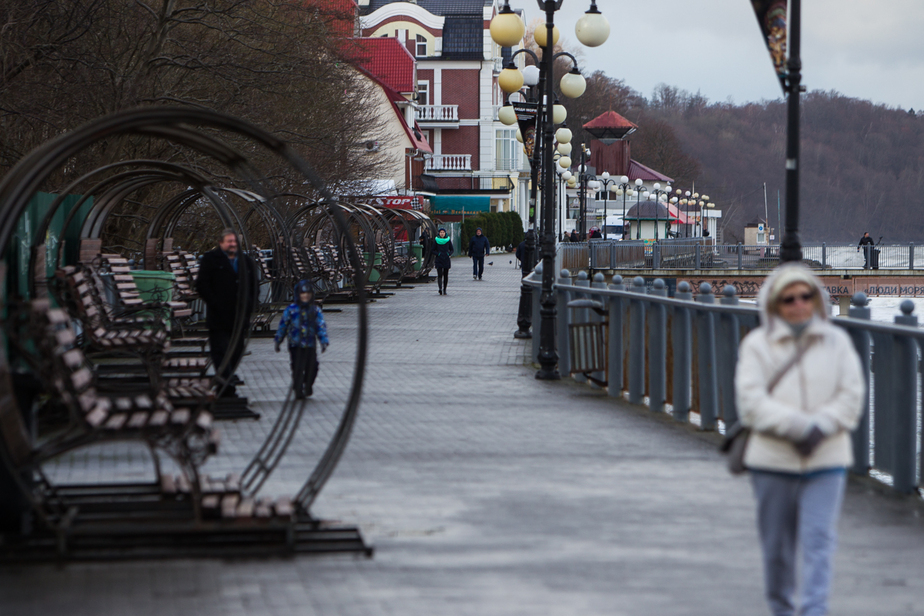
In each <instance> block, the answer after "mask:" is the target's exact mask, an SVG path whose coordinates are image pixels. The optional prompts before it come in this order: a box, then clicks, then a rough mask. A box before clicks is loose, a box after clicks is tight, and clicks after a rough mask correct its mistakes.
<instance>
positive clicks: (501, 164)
mask: <svg viewBox="0 0 924 616" xmlns="http://www.w3.org/2000/svg"><path fill="white" fill-rule="evenodd" d="M522 148H523V146H522V145H521V144H520V142H519V141H517V131H516V129H515V128H513V129H511V128H505V129H502V130H498V131H496V132H495V139H494V158H495V160H494V168H495V169H496V170H498V171H515V170H516V169H517V168H518V166H519V163H520V157H519V152H520V150H521V149H522Z"/></svg>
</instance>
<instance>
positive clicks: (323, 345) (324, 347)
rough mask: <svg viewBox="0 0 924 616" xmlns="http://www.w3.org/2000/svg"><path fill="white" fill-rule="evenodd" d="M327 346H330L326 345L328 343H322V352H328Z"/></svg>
mask: <svg viewBox="0 0 924 616" xmlns="http://www.w3.org/2000/svg"><path fill="white" fill-rule="evenodd" d="M327 347H328V345H326V344H324V343H321V352H322V353H326V352H327Z"/></svg>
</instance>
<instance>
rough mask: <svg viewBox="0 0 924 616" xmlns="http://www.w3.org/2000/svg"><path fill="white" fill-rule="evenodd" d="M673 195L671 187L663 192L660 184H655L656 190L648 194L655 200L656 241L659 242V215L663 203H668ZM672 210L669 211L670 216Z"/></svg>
mask: <svg viewBox="0 0 924 616" xmlns="http://www.w3.org/2000/svg"><path fill="white" fill-rule="evenodd" d="M670 194H671V185H670V184H668V185H667V186H666V187H665V189H664V190H661V184H660V183H658V182H655V183H654V190H652V191H651V192H650V193H648V198H649V199H651V200H654V202H655V228H654V239H655V241H656V242H657V241H658V213H659V210H660V209H661V202H662V201H663V202H664V203H667V200H668V198H669V197H670ZM669 213H670V210H668V215H669Z"/></svg>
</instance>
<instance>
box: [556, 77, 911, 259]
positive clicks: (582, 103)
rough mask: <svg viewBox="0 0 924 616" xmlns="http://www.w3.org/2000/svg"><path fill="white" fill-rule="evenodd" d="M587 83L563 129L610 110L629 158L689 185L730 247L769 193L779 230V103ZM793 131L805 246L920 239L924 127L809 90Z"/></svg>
mask: <svg viewBox="0 0 924 616" xmlns="http://www.w3.org/2000/svg"><path fill="white" fill-rule="evenodd" d="M587 82H588V86H587V92H586V93H585V95H584V96H582V97H581V98H580V99H577V101H566V105H567V106H568V110H569V126H571V127H576V126H579V125H580V124H583V123H585V122H587V121H589V120H591V119H593V118H594V117H596V116H597V115H599V114H600V113H603V112H604V111H607V110H609V109H613V110H614V111H616V112H617V113H620V114H621V115H623V116H625V117H626V118H627V119H629V120H631V121H632V122H634V123H636V124H637V125H638V126H639V130H638V131H637V132H636V133H634V134H633V135H632V136H631V137H629V139H630V141H631V143H632V157H633V158H635V159H636V160H638V161H640V162H642V163H644V164H646V165H648V166H650V167H653V168H655V169H657V170H659V171H661V172H663V173H665V174H667V175H669V176H671V177H674V178H675V180H676V182H675V187H677V188H681V189H684V190H687V189H689V188H690V187H691V186H692V184H693V182H695V183H696V190H697V191H699V192H701V193H706V194H708V195H709V196H710V197H711V198H712V200H713V201H714V202H715V203H716V204H717V207H719V208H721V209H722V211H723V216H724V218H723V221H722V225H723V235H724V239H725V240H726V241H730V242H732V241H739V240H741V239H742V238H743V228H744V225H745V224H747V223H752V222H757V221H758V219H760V220H763V219H764V212H765V204H764V192H763V184H764V183H766V185H767V200H768V204H767V213H768V214H769V216H768V218H769V224H770V226H771V227H773V228H775V229H776V228H778V226H779V222H778V220H779V218H778V211H780V210H785V202H784V199H785V172H784V161H785V150H786V103H785V101H784V100H783V99H782V98H781V99H779V100H774V101H761V102H759V103H745V104H741V105H736V104H733V103H730V102H726V103H711V102H709V101H708V100H707V99H706V98H704V97H703V96H701V95H699V94H690V93H688V92H685V91H682V90H678V89H676V88H673V87H670V86H666V85H662V86H659V87H658V88H656V90H655V91H654V92H653V93H652V96H651V98H645V97H643V96H641V95H640V94H639V93H638V92H635V91H633V90H632V89H631V88H630V87H628V86H626V84H625V83H623V82H622V81H620V80H616V79H612V78H610V77H607V76H606V75H604V74H602V73H593V74H591V75H590V76H589V77H588V79H587ZM801 122H802V139H801V148H802V152H801V182H800V183H801V190H800V202H801V209H800V211H801V220H800V227H801V236H802V239H803V241H804V242H820V241H827V242H854V241H857V240H858V239H859V237H860V236H861V235H862V234H863V232H864V231H869V232H870V234H871V235H872V236H873V237H874V238H876V239H878V238H879V237H880V236H882V237H883V241H884V242H886V243H891V242H921V241H922V237H921V226H922V222H924V221H922V218H924V217H922V208H921V205H920V203H919V201H920V199H921V195H922V189H924V118H921V117H920V116H918V115H917V114H915V112H914V111H913V110H909V111H904V110H901V109H895V108H890V107H887V106H885V105H876V104H873V103H871V102H869V101H864V100H859V99H854V98H849V97H846V96H843V95H841V94H839V93H837V92H821V91H813V92H809V93H808V94H806V95H804V96H803V99H802V117H801ZM578 138H580V135H579V136H578ZM778 194H779V207H778V201H777V195H778ZM777 239H779V234H777Z"/></svg>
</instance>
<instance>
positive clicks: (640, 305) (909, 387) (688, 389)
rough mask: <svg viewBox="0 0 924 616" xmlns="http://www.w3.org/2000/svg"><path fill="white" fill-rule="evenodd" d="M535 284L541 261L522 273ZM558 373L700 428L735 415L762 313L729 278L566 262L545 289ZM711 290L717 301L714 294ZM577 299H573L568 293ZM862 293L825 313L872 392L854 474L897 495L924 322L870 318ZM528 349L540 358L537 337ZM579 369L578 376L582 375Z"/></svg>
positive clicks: (912, 467) (910, 451) (913, 485)
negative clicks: (670, 279)
mask: <svg viewBox="0 0 924 616" xmlns="http://www.w3.org/2000/svg"><path fill="white" fill-rule="evenodd" d="M526 284H529V285H531V286H533V287H534V288H536V289H537V290H538V288H540V287H541V267H538V268H537V270H536V271H535V272H533V273H532V274H530V275H529V276H528V277H527V278H526ZM554 293H555V296H556V305H557V310H558V317H557V322H556V327H555V331H556V336H557V347H558V352H559V371H560V372H561V373H562V375H563V376H569V375H573V376H574V378H575V379H576V380H578V381H582V382H588V381H589V382H590V383H591V385H592V386H604V387H606V388H607V393H608V394H609V395H610V396H612V397H617V398H626V399H627V400H628V401H629V402H631V403H633V404H643V403H645V401H646V398H647V404H648V406H649V408H650V409H651V410H652V411H656V412H661V411H666V410H668V407H669V410H670V412H671V413H672V414H673V416H674V418H675V419H676V420H677V421H681V422H687V421H690V420H691V414H692V417H693V418H694V419H696V420H698V421H697V422H696V423H698V424H699V426H700V427H701V429H703V430H715V429H718V428H720V424H719V421H721V422H723V423H722V425H724V424H730V423H733V422H734V421H736V420H737V417H738V414H737V410H736V408H735V392H734V373H735V365H736V363H737V359H738V346H739V344H740V341H741V339H742V338H743V337H744V336H745V335H746V334H747V333H748V332H749V331H751V330H752V329H754V328H755V327H757V325H758V323H759V313H758V310H757V308H756V307H754V306H744V305H739V304H738V298H737V296H736V295H735V288H734V287H733V286H730V285H729V286H727V287H725V289H724V290H723V293H722V294H721V296H719V297H718V298H716V296H715V295H713V293H712V289H711V287H710V286H709V285H708V284H703V285H702V286H701V287H700V289H699V290H698V293H697V294H696V298H695V299H694V298H693V289H692V288H691V286H690V284H689V283H687V282H681V283H679V284H678V285H677V291H676V293H675V296H674V297H668V296H667V295H668V294H667V288H666V287H665V285H664V282H663V281H661V280H656V281H655V282H654V284H653V285H652V287H651V288H650V289H649V288H646V283H645V281H644V280H643V279H642V278H641V277H636V278H634V279H633V280H632V281H631V283H630V284H628V285H627V284H626V283H625V281H624V280H623V278H622V277H621V276H614V277H613V281H612V284H610V285H608V286H607V285H606V284H605V283H604V277H603V275H602V274H600V273H598V274H596V275H594V276H593V278H592V279H591V278H590V277H589V276H588V274H587V273H586V272H584V271H581V272H580V273H579V274H578V276H577V277H576V278H574V279H572V277H571V273H570V271H568V270H567V269H563V270H562V271H561V272H560V275H559V276H558V278H557V283H556V285H555V288H554ZM539 295H540V293H539V292H538V291H537V292H534V293H532V297H533V315H532V318H533V321H532V322H533V324H534V327H536V328H537V329H538V324H539V323H540V314H539ZM717 299H718V301H717ZM575 300H580V301H575ZM866 304H867V298H866V295H864V294H863V293H857V294H856V295H855V296H854V297H853V307H852V308H851V309H850V316H849V317H843V318H834V319H833V322H834V323H835V324H837V325H839V326H840V327H843V328H844V329H845V330H846V331H847V332H848V334H849V335H850V337H851V339H852V340H853V343H854V346H855V347H856V349H857V352H858V353H859V355H860V358H861V361H862V364H863V372H864V378H865V379H866V381H867V383H868V384H869V391H870V395H869V399H868V400H867V402H866V405H867V408H866V411H867V412H865V413H864V415H863V419H862V421H861V423H860V426H859V427H858V429H857V430H856V431H855V432H854V434H853V444H854V457H855V464H854V467H853V468H852V469H851V470H852V472H854V473H857V474H864V475H865V474H868V473H870V471H873V474H874V475H876V476H877V477H880V478H885V480H886V481H887V482H888V481H891V484H892V486H893V488H894V489H895V490H896V491H898V492H902V493H908V492H912V491H915V490H916V489H917V488H918V487H919V486H921V485H922V484H921V482H922V479H921V478H922V476H924V457H922V455H921V450H922V448H924V436H922V430H921V427H920V426H921V401H920V399H921V396H920V393H921V391H924V382H922V381H924V376H922V375H921V357H922V349H924V330H921V329H919V328H918V327H917V317H916V316H914V315H913V314H912V313H913V310H914V304H913V302H911V301H909V300H906V301H905V302H903V303H902V305H901V310H902V314H901V315H899V316H896V317H895V324H894V325H892V324H885V323H876V322H872V321H870V320H869V319H870V310H869V308H868V307H866ZM532 340H533V349H532V357H533V361H534V362H538V357H539V336H538V335H534V336H533V338H532ZM584 372H587V374H584Z"/></svg>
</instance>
